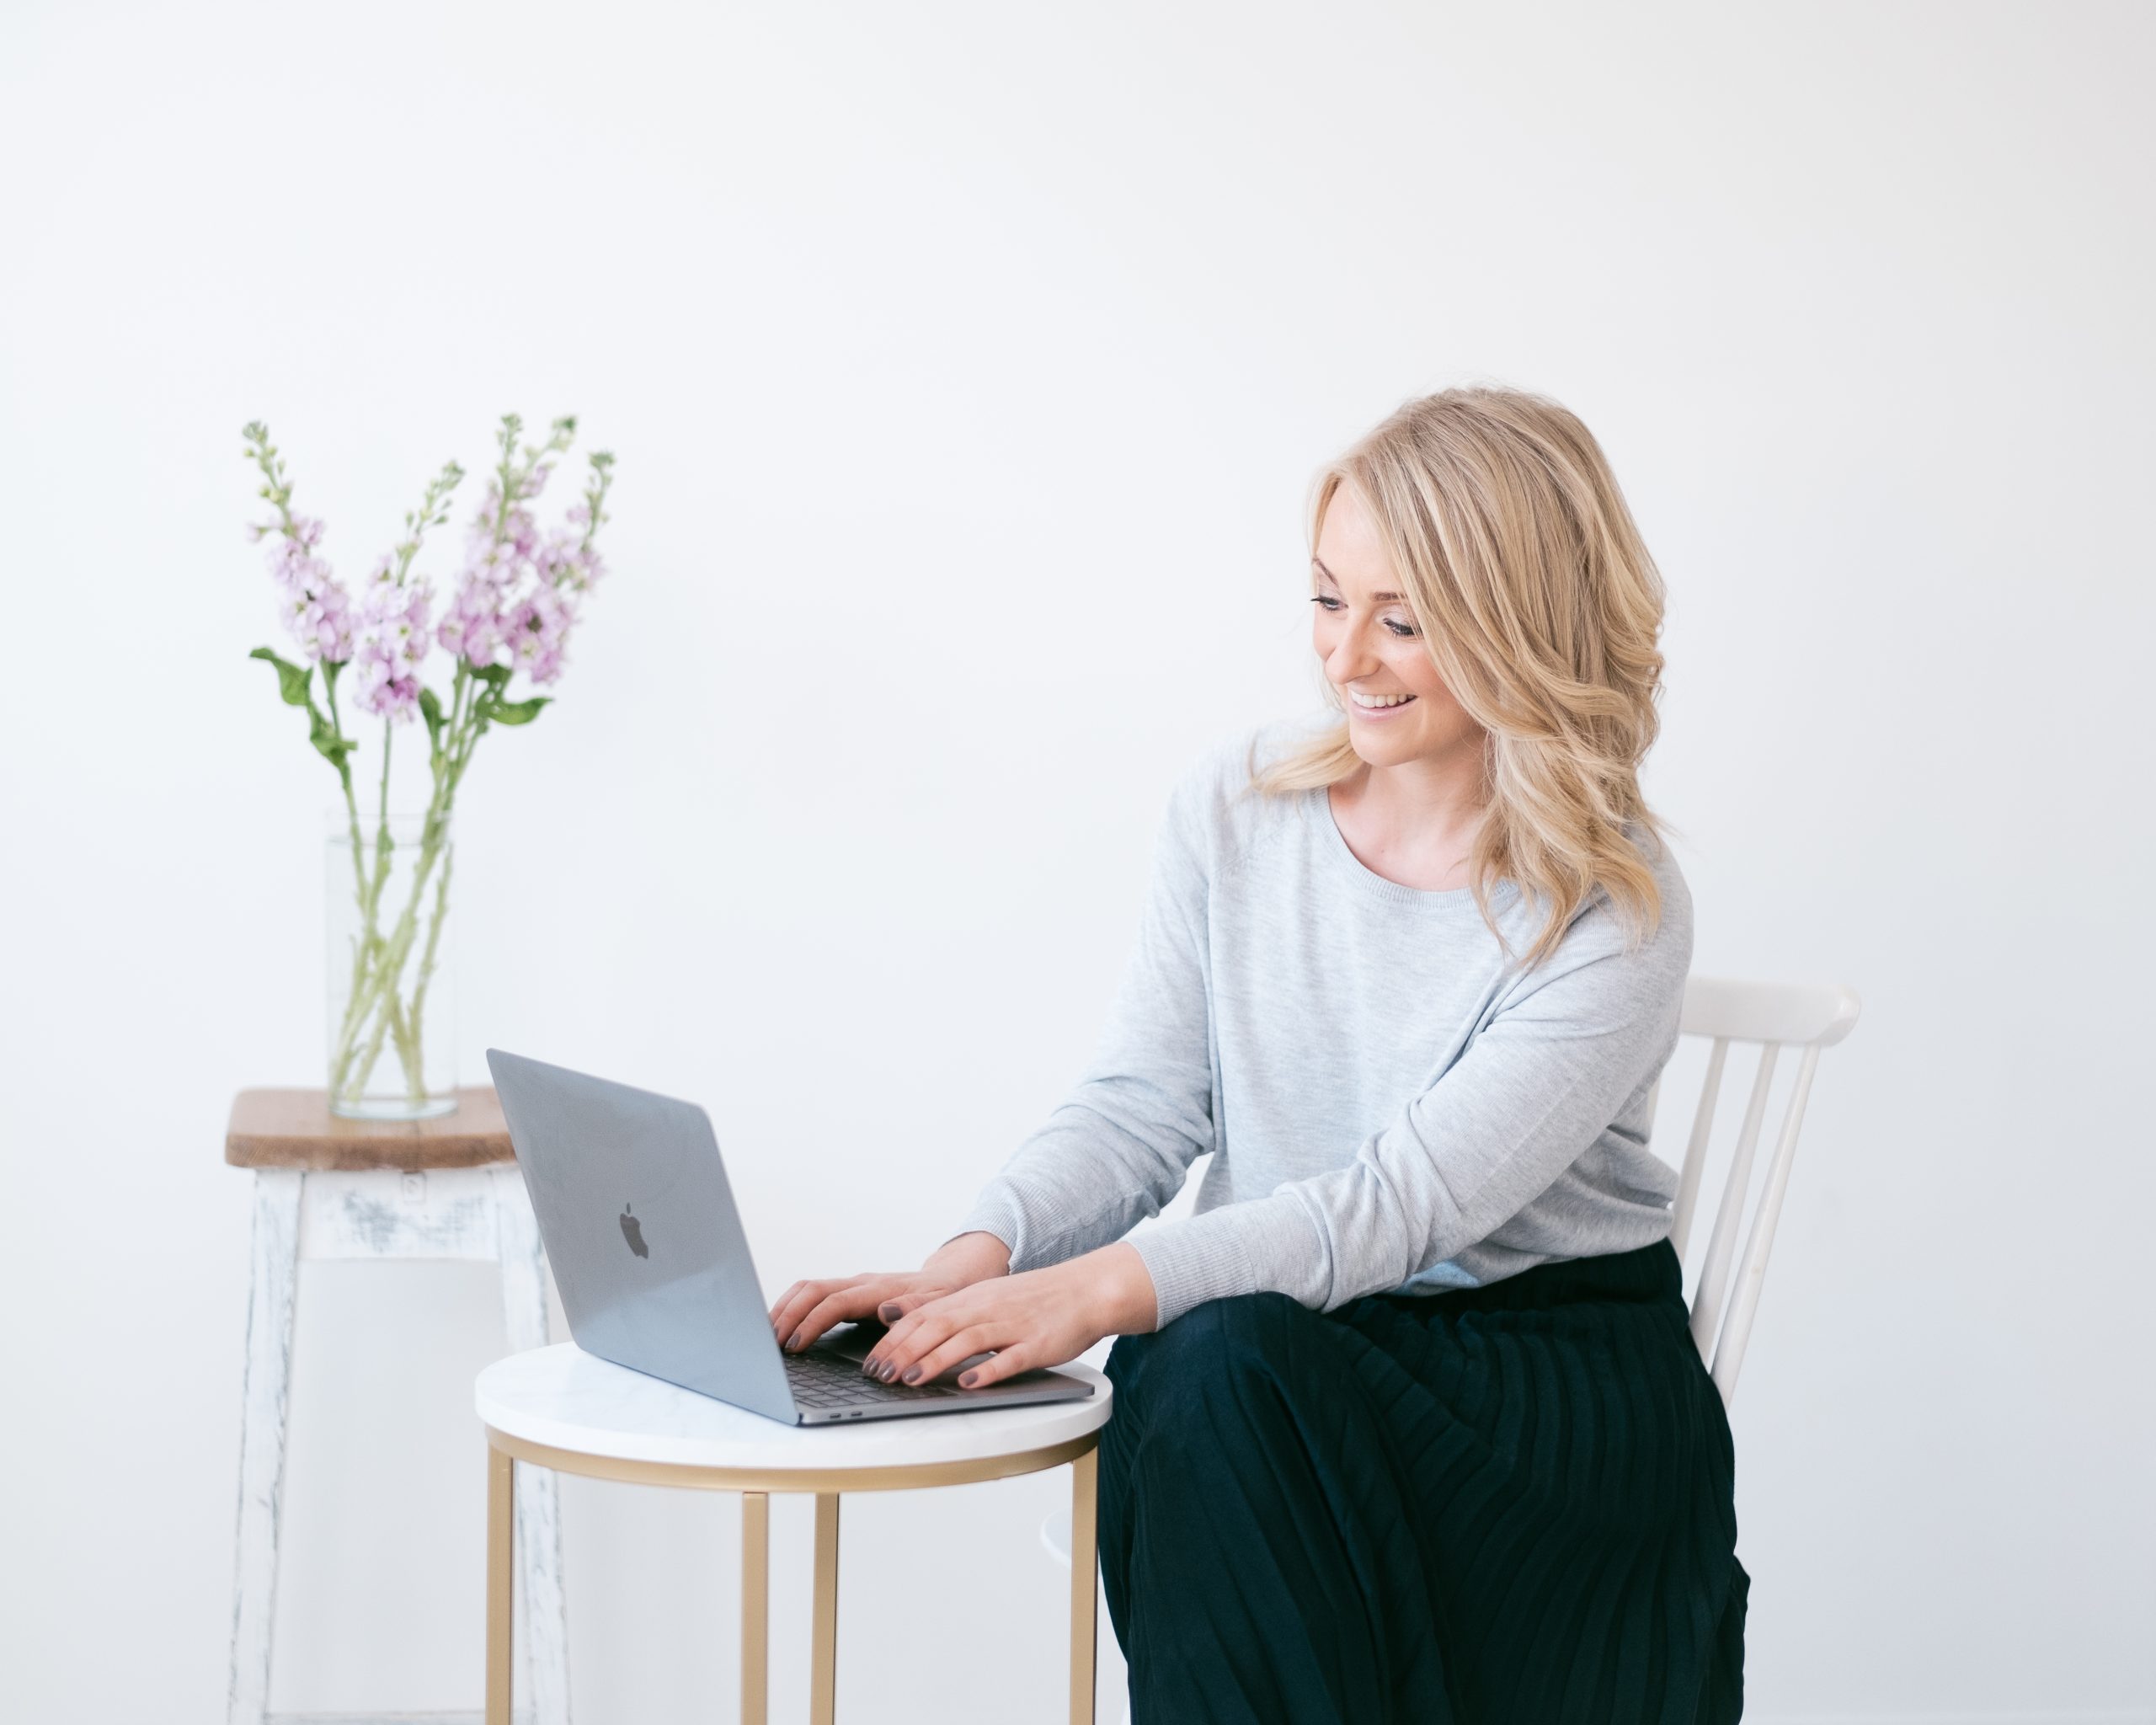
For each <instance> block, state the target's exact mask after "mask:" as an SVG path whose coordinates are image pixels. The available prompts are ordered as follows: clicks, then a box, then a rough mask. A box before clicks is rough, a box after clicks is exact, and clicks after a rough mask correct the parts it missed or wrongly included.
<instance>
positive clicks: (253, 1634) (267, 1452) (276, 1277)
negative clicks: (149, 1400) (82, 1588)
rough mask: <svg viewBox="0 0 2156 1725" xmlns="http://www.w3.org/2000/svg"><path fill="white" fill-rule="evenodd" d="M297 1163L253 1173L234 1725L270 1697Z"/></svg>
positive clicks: (228, 1696)
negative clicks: (272, 1621) (289, 1167)
mask: <svg viewBox="0 0 2156 1725" xmlns="http://www.w3.org/2000/svg"><path fill="white" fill-rule="evenodd" d="M306 1179H307V1176H306V1175H305V1174H303V1173H302V1172H299V1171H297V1170H296V1169H287V1168H259V1169H257V1170H256V1171H255V1175H254V1243H253V1249H252V1251H251V1252H250V1254H249V1256H250V1258H251V1262H252V1268H250V1270H249V1273H248V1295H247V1375H246V1378H245V1381H244V1385H243V1389H242V1391H241V1397H240V1439H239V1514H238V1532H237V1535H236V1538H235V1552H234V1557H233V1560H232V1677H231V1681H230V1684H229V1685H228V1686H227V1690H226V1692H225V1711H226V1717H227V1719H228V1720H229V1721H230V1722H231V1725H260V1722H261V1721H262V1719H263V1717H264V1715H265V1714H266V1713H267V1712H268V1711H269V1704H270V1618H271V1614H272V1613H273V1612H274V1611H275V1609H276V1599H277V1521H278V1511H279V1509H280V1498H282V1497H283V1494H284V1488H285V1430H286V1409H287V1407H289V1406H290V1402H291V1382H292V1295H293V1291H294V1289H295V1288H296V1285H297V1282H298V1276H299V1247H300V1191H301V1188H302V1185H303V1184H304V1183H305V1181H306Z"/></svg>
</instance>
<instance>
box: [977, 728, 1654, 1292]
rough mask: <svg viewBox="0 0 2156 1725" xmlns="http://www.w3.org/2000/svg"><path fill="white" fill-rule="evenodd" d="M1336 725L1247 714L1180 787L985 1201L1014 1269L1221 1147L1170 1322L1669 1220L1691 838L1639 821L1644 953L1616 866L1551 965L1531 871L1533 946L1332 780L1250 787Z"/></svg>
mask: <svg viewBox="0 0 2156 1725" xmlns="http://www.w3.org/2000/svg"><path fill="white" fill-rule="evenodd" d="M1327 722H1331V719H1330V715H1326V714H1321V715H1320V716H1319V718H1318V719H1317V720H1316V721H1315V722H1313V721H1312V720H1310V719H1308V718H1297V719H1290V720H1285V721H1280V722H1276V723H1274V724H1269V725H1262V726H1260V727H1258V728H1257V730H1255V731H1254V732H1250V731H1246V732H1242V733H1240V734H1236V735H1235V736H1233V737H1230V738H1227V739H1225V740H1222V741H1220V742H1219V743H1217V744H1215V745H1214V746H1213V747H1212V748H1210V749H1209V750H1206V751H1205V752H1204V753H1203V755H1202V756H1200V757H1199V759H1198V762H1197V764H1196V765H1195V766H1193V768H1192V769H1191V770H1190V771H1188V772H1186V773H1185V774H1184V775H1183V777H1182V779H1181V780H1180V782H1178V783H1177V786H1176V788H1175V789H1174V792H1173V793H1172V794H1171V797H1170V798H1169V801H1168V808H1167V814H1166V820H1165V821H1164V822H1163V824H1162V826H1161V832H1160V836H1159V840H1158V842H1157V844H1156V846H1155V853H1154V862H1153V873H1152V881H1151V885H1150V889H1149V891H1148V895H1147V897H1146V900H1145V911H1144V915H1143V917H1142V920H1141V921H1140V924H1139V932H1138V939H1137V943H1136V946H1135V948H1134V950H1133V952H1132V953H1131V956H1130V959H1129V964H1128V967H1127V969H1126V970H1125V972H1124V975H1123V982H1122V986H1121V989H1120V991H1118V995H1117V996H1116V1000H1115V1004H1114V1007H1113V1010H1112V1011H1111V1012H1110V1014H1109V1017H1108V1022H1107V1028H1106V1030H1105V1032H1104V1033H1102V1038H1101V1040H1100V1043H1099V1044H1098V1046H1097V1048H1096V1049H1095V1050H1094V1054H1093V1058H1092V1060H1091V1064H1090V1065H1088V1067H1087V1068H1086V1071H1085V1073H1084V1075H1083V1076H1081V1078H1080V1080H1079V1081H1078V1084H1077V1087H1076V1088H1075V1089H1074V1090H1073V1091H1072V1092H1071V1093H1070V1097H1069V1098H1068V1099H1067V1100H1066V1101H1065V1102H1064V1103H1061V1104H1060V1105H1059V1107H1058V1108H1056V1109H1055V1110H1054V1112H1053V1113H1052V1114H1050V1115H1049V1119H1048V1120H1047V1122H1046V1124H1043V1126H1042V1127H1041V1129H1040V1130H1038V1131H1037V1132H1035V1133H1034V1134H1033V1135H1032V1136H1031V1137H1030V1138H1028V1139H1027V1140H1026V1141H1025V1142H1024V1143H1023V1144H1022V1145H1021V1146H1019V1147H1018V1149H1017V1151H1015V1152H1014V1153H1013V1154H1012V1156H1011V1159H1010V1161H1009V1162H1007V1163H1006V1164H1005V1166H1004V1167H1003V1169H1002V1170H1001V1172H1000V1173H998V1174H997V1175H996V1176H995V1178H994V1179H992V1180H991V1181H990V1183H988V1185H987V1187H986V1188H985V1189H984V1190H983V1191H982V1193H981V1194H980V1197H979V1200H978V1201H977V1202H976V1204H974V1209H973V1210H972V1212H971V1214H970V1215H968V1217H967V1218H966V1220H965V1222H964V1224H963V1229H964V1230H967V1231H970V1230H974V1229H982V1230H985V1231H987V1232H989V1233H991V1234H994V1235H995V1236H997V1237H998V1238H999V1239H1001V1241H1003V1242H1004V1243H1005V1244H1006V1245H1007V1246H1008V1247H1010V1248H1011V1268H1012V1269H1013V1270H1022V1269H1032V1268H1038V1267H1039V1266H1041V1265H1043V1264H1049V1263H1059V1262H1060V1261H1061V1260H1063V1259H1065V1258H1073V1257H1075V1256H1076V1255H1078V1254H1079V1253H1080V1252H1087V1251H1090V1250H1091V1249H1092V1248H1094V1247H1098V1246H1104V1245H1107V1243H1108V1242H1111V1241H1114V1240H1118V1239H1120V1238H1122V1237H1123V1235H1124V1234H1126V1233H1128V1232H1129V1231H1130V1229H1131V1228H1132V1226H1134V1224H1135V1223H1137V1222H1138V1221H1139V1219H1140V1218H1142V1217H1147V1216H1151V1215H1156V1214H1158V1212H1159V1211H1160V1210H1161V1206H1162V1205H1164V1204H1166V1203H1167V1202H1168V1201H1169V1200H1170V1199H1171V1198H1173V1197H1174V1196H1175V1194H1176V1193H1177V1191H1178V1190H1180V1189H1181V1188H1182V1183H1183V1181H1184V1179H1185V1178H1186V1177H1187V1173H1188V1172H1189V1168H1190V1165H1191V1163H1192V1162H1193V1161H1194V1160H1195V1159H1196V1158H1198V1156H1203V1154H1205V1153H1206V1152H1207V1151H1212V1152H1213V1153H1214V1154H1213V1161H1212V1163H1211V1165H1210V1166H1209V1167H1208V1168H1207V1170H1206V1172H1205V1178H1204V1179H1203V1183H1201V1184H1200V1186H1199V1188H1198V1199H1197V1204H1196V1206H1195V1212H1194V1213H1193V1215H1188V1216H1184V1217H1179V1218H1177V1219H1176V1220H1172V1221H1168V1222H1164V1223H1161V1225H1160V1226H1157V1227H1153V1228H1149V1229H1145V1230H1142V1231H1140V1232H1139V1234H1138V1235H1137V1236H1136V1237H1135V1238H1134V1239H1133V1241H1132V1242H1131V1243H1132V1245H1133V1246H1134V1247H1135V1248H1136V1250H1137V1251H1138V1252H1139V1255H1140V1256H1141V1257H1142V1258H1144V1260H1145V1267H1146V1268H1147V1269H1148V1270H1149V1271H1150V1273H1151V1274H1152V1278H1153V1286H1154V1290H1155V1295H1156V1296H1157V1298H1158V1300H1159V1307H1160V1311H1159V1322H1161V1323H1162V1324H1166V1323H1168V1322H1171V1320H1173V1319H1174V1318H1176V1317H1177V1316H1180V1315H1181V1314H1182V1313H1183V1312H1185V1311H1188V1310H1189V1309H1190V1308H1191V1307H1192V1306H1197V1305H1198V1304H1200V1303H1201V1302H1203V1301H1204V1300H1218V1299H1222V1298H1225V1297H1227V1296H1229V1295H1237V1294H1248V1293H1255V1292H1258V1291H1261V1290H1278V1292H1281V1293H1283V1294H1286V1295H1289V1296H1290V1297H1291V1298H1293V1299H1294V1300H1299V1301H1300V1302H1301V1303H1302V1304H1303V1305H1305V1306H1312V1307H1315V1308H1316V1309H1318V1310H1320V1311H1331V1309H1332V1308H1333V1307H1335V1306H1342V1305H1345V1304H1346V1303H1347V1302H1348V1301H1349V1300H1353V1299H1356V1298H1358V1297H1359V1296H1361V1295H1365V1294H1371V1293H1377V1292H1381V1291H1385V1290H1401V1291H1406V1292H1422V1291H1427V1292H1437V1291H1438V1290H1442V1289H1445V1288H1454V1287H1470V1286H1475V1285H1477V1284H1482V1283H1487V1282H1492V1281H1496V1280H1498V1279H1501V1278H1502V1277H1505V1276H1509V1275H1513V1274H1517V1273H1518V1272H1519V1271H1521V1270H1524V1269H1527V1268H1531V1267H1532V1266H1534V1265H1535V1264H1538V1263H1546V1262H1549V1261H1550V1260H1553V1259H1561V1258H1588V1257H1594V1256H1598V1255H1600V1254H1603V1253H1606V1252H1625V1251H1629V1250H1630V1249H1631V1248H1633V1247H1641V1246H1646V1245H1651V1244H1652V1243H1653V1242H1655V1241H1657V1240H1659V1239H1661V1238H1662V1237H1663V1236H1665V1235H1666V1234H1668V1231H1669V1226H1670V1211H1669V1202H1670V1199H1672V1198H1673V1196H1674V1194H1675V1192H1676V1189H1677V1178H1676V1175H1675V1173H1674V1172H1673V1171H1672V1170H1671V1169H1670V1168H1669V1167H1668V1166H1666V1165H1665V1164H1664V1163H1662V1162H1661V1161H1659V1160H1658V1159H1657V1158H1656V1157H1655V1156H1652V1155H1651V1154H1650V1153H1649V1152H1648V1151H1647V1150H1646V1144H1645V1136H1646V1099H1647V1092H1648V1090H1649V1088H1650V1087H1651V1086H1652V1084H1653V1082H1654V1081H1655V1077H1656V1076H1657V1074H1658V1073H1659V1072H1660V1071H1662V1065H1663V1064H1664V1062H1666V1061H1667V1060H1668V1058H1669V1055H1670V1051H1671V1050H1672V1049H1673V1048H1674V1046H1675V1045H1676V1041H1677V1024H1678V1011H1679V1008H1680V1007H1681V1004H1682V1002H1683V999H1684V978H1685V974H1686V972H1687V971H1688V970H1689V968H1690V965H1691V957H1692V901H1691V895H1690V894H1689V891H1688V890H1687V889H1686V887H1685V884H1684V876H1683V874H1682V873H1680V872H1679V871H1678V866H1677V862H1676V858H1675V857H1674V856H1673V855H1672V854H1670V853H1669V852H1668V851H1667V850H1666V849H1665V850H1662V851H1661V852H1659V854H1657V846H1656V845H1655V842H1654V841H1653V840H1652V839H1651V838H1644V839H1643V836H1642V835H1641V833H1639V832H1638V831H1637V830H1635V831H1634V833H1633V835H1632V836H1633V837H1634V839H1635V841H1636V842H1641V848H1642V852H1643V854H1645V855H1646V857H1647V860H1648V862H1649V863H1650V865H1651V866H1652V868H1653V871H1654V874H1655V878H1656V879H1657V882H1658V883H1659V884H1660V886H1661V889H1662V921H1661V927H1659V929H1658V930H1657V932H1655V933H1654V934H1653V935H1652V937H1650V938H1649V939H1648V940H1647V942H1646V944H1645V945H1644V946H1642V947H1641V948H1640V949H1638V950H1637V951H1635V952H1630V953H1627V952H1625V950H1624V928H1623V925H1622V924H1621V923H1620V921H1618V919H1617V916H1616V914H1615V912H1614V910H1613V909H1612V908H1611V906H1610V905H1609V901H1608V900H1607V898H1606V897H1605V895H1604V894H1603V893H1602V891H1601V890H1600V889H1597V890H1596V891H1595V893H1594V894H1593V895H1592V896H1591V898H1590V899H1589V900H1588V903H1587V905H1585V906H1583V907H1582V909H1581V910H1580V911H1577V913H1576V914H1575V915H1574V916H1573V918H1572V921H1571V923H1570V925H1569V926H1568V927H1567V928H1566V932H1565V935H1564V938H1563V942H1562V943H1561V945H1560V946H1559V947H1558V948H1557V949H1556V953H1554V954H1553V955H1552V956H1551V957H1550V958H1549V959H1546V960H1545V962H1544V963H1543V964H1541V965H1540V967H1538V968H1537V969H1534V971H1532V972H1529V973H1525V974H1523V971H1522V968H1521V965H1522V955H1523V954H1524V953H1525V951H1526V949H1527V948H1528V946H1529V944H1530V943H1531V942H1532V940H1533V938H1534V933H1535V932H1536V931H1537V930H1538V929H1539V928H1540V926H1541V922H1542V918H1543V916H1545V914H1546V913H1545V911H1543V910H1542V909H1541V907H1540V905H1536V904H1534V902H1533V901H1531V900H1527V899H1525V898H1524V895H1522V894H1521V893H1520V892H1519V890H1518V888H1517V887H1516V886H1515V885H1514V884H1513V883H1511V882H1509V881H1507V882H1504V883H1502V884H1501V885H1500V886H1499V887H1498V889H1497V893H1496V895H1495V897H1494V899H1493V900H1492V913H1493V914H1494V915H1495V916H1497V920H1498V921H1499V922H1500V923H1501V925H1502V927H1504V928H1505V931H1506V933H1507V936H1508V939H1509V940H1510V941H1511V943H1512V947H1513V956H1512V957H1511V958H1509V959H1508V958H1506V957H1505V956H1504V955H1502V953H1500V951H1499V949H1498V946H1497V941H1496V939H1495V937H1493V936H1492V934H1491V932H1490V931H1489V929H1488V928H1487V927H1485V926H1484V924H1483V922H1482V920H1481V916H1480V914H1479V913H1478V911H1477V910H1476V905H1475V898H1474V895H1473V893H1472V892H1471V891H1470V890H1469V889H1465V888H1462V889H1459V890H1457V891H1453V892H1424V891H1422V890H1419V889H1416V888H1413V887H1406V886H1401V885H1399V884H1396V883H1394V882H1392V881H1388V880H1386V879H1384V878H1383V877H1382V876H1380V875H1378V874H1375V873H1372V872H1371V871H1370V870H1369V869H1368V868H1365V867H1364V865H1363V864H1362V863H1360V862H1359V861H1358V860H1357V858H1356V857H1355V854H1354V853H1353V852H1352V851H1350V850H1349V849H1348V845H1347V842H1346V841H1345V840H1344V839H1342V837H1341V835H1340V829H1339V827H1338V826H1337V825H1336V824H1335V823H1334V821H1333V819H1332V813H1331V804H1330V802H1329V800H1328V798H1327V797H1326V793H1325V792H1324V791H1322V790H1315V791H1305V792H1299V793H1291V794H1290V795H1289V796H1287V797H1284V798H1273V797H1267V796H1265V795H1263V794H1262V793H1260V792H1258V791H1257V790H1256V789H1255V788H1251V787H1250V786H1249V784H1248V778H1249V774H1248V771H1247V767H1246V761H1247V760H1248V759H1250V758H1251V756H1252V753H1253V751H1254V753H1255V758H1256V760H1257V761H1258V762H1259V764H1261V765H1262V764H1263V763H1264V762H1266V761H1268V760H1270V759H1273V758H1274V757H1275V756H1277V754H1278V752H1280V751H1281V750H1283V748H1285V747H1286V746H1287V745H1289V744H1290V743H1292V742H1294V741H1295V740H1299V739H1301V738H1303V737H1306V736H1310V735H1312V734H1315V733H1316V732H1317V731H1319V730H1321V729H1323V728H1324V725H1325V724H1326V723H1327Z"/></svg>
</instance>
